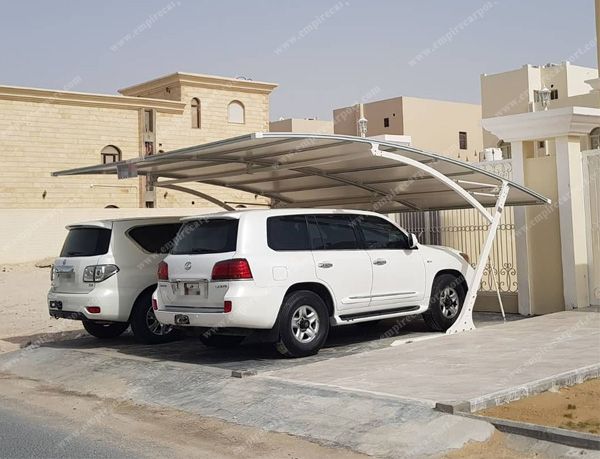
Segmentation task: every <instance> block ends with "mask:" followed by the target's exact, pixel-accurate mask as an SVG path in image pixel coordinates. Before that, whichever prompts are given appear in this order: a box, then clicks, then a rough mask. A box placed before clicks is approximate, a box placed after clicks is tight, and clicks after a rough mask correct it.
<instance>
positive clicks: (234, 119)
mask: <svg viewBox="0 0 600 459" xmlns="http://www.w3.org/2000/svg"><path fill="white" fill-rule="evenodd" d="M245 112H246V110H245V108H244V104H242V103H241V102H240V101H239V100H234V101H233V102H231V103H230V104H229V106H228V107H227V120H228V121H229V122H230V123H236V124H244V123H245V122H246V113H245Z"/></svg>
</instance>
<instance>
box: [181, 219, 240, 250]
mask: <svg viewBox="0 0 600 459" xmlns="http://www.w3.org/2000/svg"><path fill="white" fill-rule="evenodd" d="M238 223H239V221H238V220H237V219H233V218H209V219H206V220H194V221H189V222H186V223H184V224H183V226H182V227H181V229H180V230H179V233H178V234H177V236H175V245H174V246H173V249H172V250H171V253H172V254H174V255H183V254H185V255H193V254H202V253H224V252H235V249H236V246H237V233H238Z"/></svg>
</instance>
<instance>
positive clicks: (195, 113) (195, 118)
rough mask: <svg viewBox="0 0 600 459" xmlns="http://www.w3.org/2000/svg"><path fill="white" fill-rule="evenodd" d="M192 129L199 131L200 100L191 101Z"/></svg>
mask: <svg viewBox="0 0 600 459" xmlns="http://www.w3.org/2000/svg"><path fill="white" fill-rule="evenodd" d="M192 129H200V100H199V99H197V98H195V97H194V98H193V99H192Z"/></svg>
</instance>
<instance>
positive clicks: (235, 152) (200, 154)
mask: <svg viewBox="0 0 600 459" xmlns="http://www.w3.org/2000/svg"><path fill="white" fill-rule="evenodd" d="M81 174H118V176H119V177H120V178H127V177H134V176H136V175H145V176H146V177H147V178H148V180H149V184H150V185H153V186H158V187H165V188H171V189H177V190H180V191H189V192H190V193H192V194H196V195H198V196H202V197H205V198H207V199H208V200H210V201H211V202H215V203H218V204H221V205H222V206H223V207H226V208H227V206H226V205H225V204H224V203H220V202H219V201H218V200H216V199H214V198H213V197H211V196H207V195H204V194H203V193H199V192H198V191H195V190H191V189H188V188H186V187H185V185H186V184H188V185H189V184H190V183H205V184H210V185H216V186H222V187H227V188H231V189H235V190H240V191H246V192H249V193H254V194H257V195H261V196H264V197H267V198H270V199H271V205H272V206H273V207H326V208H345V209H362V210H373V211H377V212H381V213H394V212H404V211H424V210H447V209H461V208H471V207H474V208H476V209H477V210H478V211H479V212H480V213H481V214H482V215H483V216H484V217H485V218H486V219H487V220H488V221H489V222H490V228H489V231H488V236H487V239H486V243H485V244H484V247H483V249H482V252H481V254H480V257H479V258H480V259H479V261H478V263H477V266H476V268H475V274H474V276H473V278H472V279H467V282H468V284H469V296H468V297H467V300H466V301H465V305H464V306H463V310H462V311H461V314H460V316H459V318H458V320H457V322H456V323H455V325H454V326H453V327H452V328H451V329H450V330H449V332H456V331H461V330H468V329H472V328H474V325H473V322H472V317H471V316H472V309H473V305H474V303H475V299H476V296H477V290H478V288H479V284H480V282H481V276H482V275H483V269H484V267H485V264H486V262H487V259H488V256H489V253H490V250H491V247H492V243H493V241H494V237H495V234H496V229H497V226H498V224H499V223H500V218H501V216H502V210H503V208H504V206H505V205H513V206H516V205H533V204H549V203H550V200H549V199H548V198H546V197H544V196H542V195H540V194H538V193H536V192H535V191H533V190H530V189H528V188H526V187H524V186H522V185H519V184H517V183H514V182H511V181H509V180H507V179H505V178H504V177H501V176H498V175H496V174H493V173H491V172H488V171H486V170H483V169H480V168H478V167H476V166H474V165H471V164H469V163H465V162H462V161H459V160H456V159H452V158H448V157H445V156H441V155H437V154H434V153H429V152H425V151H422V150H418V149H416V148H412V147H408V146H404V145H400V144H397V143H393V142H387V141H379V140H375V139H369V138H361V137H353V136H342V135H333V134H296V133H283V132H269V133H254V134H248V135H244V136H240V137H234V138H231V139H227V140H222V141H218V142H212V143H207V144H204V145H198V146H194V147H189V148H183V149H180V150H176V151H172V152H169V153H163V154H159V155H154V156H147V157H145V158H139V159H132V160H127V161H121V162H118V163H111V164H101V165H97V166H90V167H83V168H77V169H70V170H65V171H59V172H54V173H53V174H52V175H54V176H64V175H81ZM486 207H488V208H490V207H492V208H494V209H495V210H494V211H493V212H490V211H488V210H486Z"/></svg>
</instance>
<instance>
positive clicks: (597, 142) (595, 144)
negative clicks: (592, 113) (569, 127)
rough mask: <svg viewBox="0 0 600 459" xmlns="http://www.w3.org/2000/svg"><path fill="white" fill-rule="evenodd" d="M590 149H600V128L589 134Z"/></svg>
mask: <svg viewBox="0 0 600 459" xmlns="http://www.w3.org/2000/svg"><path fill="white" fill-rule="evenodd" d="M590 148H591V149H592V150H596V149H600V127H597V128H594V129H592V132H590Z"/></svg>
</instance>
